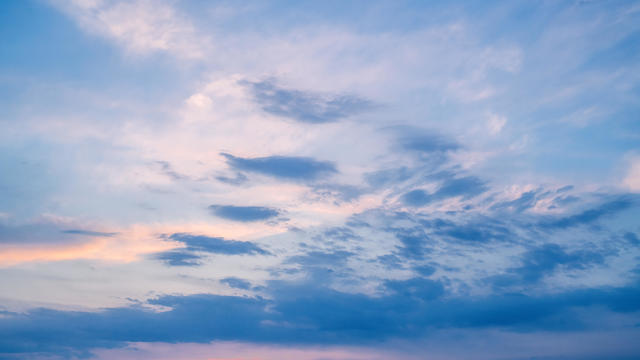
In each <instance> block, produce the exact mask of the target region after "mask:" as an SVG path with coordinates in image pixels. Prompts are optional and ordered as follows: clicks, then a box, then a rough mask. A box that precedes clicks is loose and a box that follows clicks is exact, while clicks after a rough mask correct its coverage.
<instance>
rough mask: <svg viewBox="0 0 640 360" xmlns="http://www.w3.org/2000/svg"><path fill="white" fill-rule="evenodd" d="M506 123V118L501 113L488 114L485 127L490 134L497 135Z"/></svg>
mask: <svg viewBox="0 0 640 360" xmlns="http://www.w3.org/2000/svg"><path fill="white" fill-rule="evenodd" d="M506 123H507V118H506V117H505V116H502V115H497V114H490V115H489V119H488V121H487V127H488V128H489V133H490V134H491V135H497V134H498V133H500V131H502V128H503V127H504V125H505V124H506Z"/></svg>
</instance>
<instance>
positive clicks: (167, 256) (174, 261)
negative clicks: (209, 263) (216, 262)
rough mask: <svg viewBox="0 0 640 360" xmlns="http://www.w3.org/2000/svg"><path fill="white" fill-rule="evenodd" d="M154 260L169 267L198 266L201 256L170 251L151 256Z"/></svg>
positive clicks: (187, 252)
mask: <svg viewBox="0 0 640 360" xmlns="http://www.w3.org/2000/svg"><path fill="white" fill-rule="evenodd" d="M153 258H154V259H157V260H160V261H163V262H165V263H166V264H167V265H170V266H198V265H200V264H201V263H200V261H199V260H200V259H202V256H200V255H197V254H194V253H192V252H189V251H183V250H170V251H164V252H161V253H157V254H154V255H153Z"/></svg>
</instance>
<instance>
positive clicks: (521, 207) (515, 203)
mask: <svg viewBox="0 0 640 360" xmlns="http://www.w3.org/2000/svg"><path fill="white" fill-rule="evenodd" d="M558 199H560V200H558V202H559V203H562V202H563V200H562V199H566V198H562V199H561V198H558ZM536 201H537V200H536V191H527V192H524V193H522V194H521V195H520V197H519V198H517V199H515V200H511V201H504V202H499V203H496V204H493V205H492V206H491V209H492V210H499V209H505V208H509V209H510V210H513V211H517V212H522V211H525V210H527V209H530V208H532V207H534V206H535V205H536Z"/></svg>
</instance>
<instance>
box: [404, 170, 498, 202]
mask: <svg viewBox="0 0 640 360" xmlns="http://www.w3.org/2000/svg"><path fill="white" fill-rule="evenodd" d="M487 190H488V187H487V185H486V182H485V181H483V180H480V179H479V178H477V177H475V176H465V177H460V178H454V177H451V178H447V179H445V180H444V181H443V182H442V184H441V185H440V187H439V188H438V190H436V191H435V192H434V193H432V194H429V193H427V192H426V191H424V190H420V189H417V190H412V191H409V192H407V193H405V194H404V195H402V197H401V200H402V202H403V203H404V204H405V205H409V206H423V205H427V204H429V203H431V202H433V201H439V200H443V199H447V198H451V197H456V196H461V197H462V199H463V200H468V199H471V198H473V197H475V196H478V195H480V194H482V193H484V192H486V191H487Z"/></svg>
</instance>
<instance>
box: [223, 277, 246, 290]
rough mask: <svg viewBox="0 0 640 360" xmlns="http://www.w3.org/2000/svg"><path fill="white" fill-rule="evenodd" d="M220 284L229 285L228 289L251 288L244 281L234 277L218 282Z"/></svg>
mask: <svg viewBox="0 0 640 360" xmlns="http://www.w3.org/2000/svg"><path fill="white" fill-rule="evenodd" d="M220 282H221V283H223V284H227V285H229V287H232V288H234V289H242V290H248V289H249V288H251V283H250V282H248V281H247V280H244V279H239V278H236V277H228V278H224V279H222V280H220Z"/></svg>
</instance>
